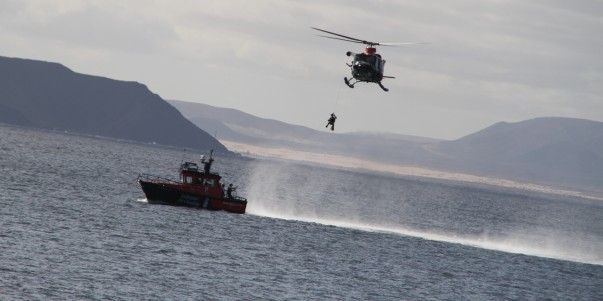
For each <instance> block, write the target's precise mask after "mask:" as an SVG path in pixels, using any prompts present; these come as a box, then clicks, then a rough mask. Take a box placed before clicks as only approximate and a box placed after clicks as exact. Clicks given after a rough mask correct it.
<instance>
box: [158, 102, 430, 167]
mask: <svg viewBox="0 0 603 301" xmlns="http://www.w3.org/2000/svg"><path fill="white" fill-rule="evenodd" d="M169 102H170V103H171V104H172V105H173V106H174V107H176V108H177V109H178V110H180V112H181V113H182V114H183V115H184V116H185V117H186V118H188V119H189V120H191V121H192V122H193V123H195V124H196V125H197V126H199V127H201V128H204V129H206V130H207V131H208V132H210V133H214V134H217V137H218V138H219V139H220V140H221V141H230V142H237V143H245V144H251V145H257V146H263V147H276V148H290V149H295V150H302V151H310V152H320V153H328V154H336V155H346V156H349V155H352V156H354V157H358V158H363V159H375V158H379V159H380V160H382V161H385V162H397V163H400V162H404V163H409V164H411V163H412V164H414V163H428V162H430V158H431V157H432V156H431V155H430V154H429V152H426V150H425V148H424V147H425V146H426V145H431V144H433V143H435V142H437V141H439V140H437V139H432V138H425V137H417V136H407V135H397V134H390V133H368V132H366V133H360V132H358V133H343V134H339V133H332V132H330V131H327V130H324V131H319V130H315V129H311V128H308V127H304V126H299V125H293V124H288V123H285V122H282V121H278V120H274V119H266V118H261V117H257V116H254V115H251V114H248V113H245V112H242V111H239V110H236V109H229V108H220V107H214V106H210V105H206V104H201V103H192V102H184V101H177V100H169Z"/></svg>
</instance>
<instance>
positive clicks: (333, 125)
mask: <svg viewBox="0 0 603 301" xmlns="http://www.w3.org/2000/svg"><path fill="white" fill-rule="evenodd" d="M336 119H337V116H335V112H333V113H331V117H329V120H328V121H327V125H326V126H325V127H326V128H327V127H329V125H330V126H331V131H334V130H335V120H336Z"/></svg>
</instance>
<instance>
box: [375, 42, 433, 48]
mask: <svg viewBox="0 0 603 301" xmlns="http://www.w3.org/2000/svg"><path fill="white" fill-rule="evenodd" d="M423 44H428V43H426V42H386V43H379V45H380V46H393V47H396V46H404V45H423Z"/></svg>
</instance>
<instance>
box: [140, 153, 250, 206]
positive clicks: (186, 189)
mask: <svg viewBox="0 0 603 301" xmlns="http://www.w3.org/2000/svg"><path fill="white" fill-rule="evenodd" d="M213 162H214V159H213V151H211V152H210V155H209V159H208V160H205V158H204V157H202V159H201V164H202V166H203V169H202V170H201V169H199V165H198V164H197V163H194V162H183V163H182V164H181V165H180V170H179V174H180V180H179V181H176V180H171V179H166V178H162V177H158V176H153V175H148V174H140V175H138V183H139V184H140V187H141V188H142V191H143V192H144V194H145V196H146V198H147V201H148V203H149V204H163V205H172V206H185V207H193V208H199V209H207V210H224V211H228V212H233V213H241V214H242V213H245V208H246V207H247V199H245V198H242V197H239V196H237V195H236V194H235V191H236V187H234V186H233V185H232V184H230V185H229V186H228V187H227V188H225V187H224V184H222V183H221V182H220V180H221V179H222V177H221V176H220V175H219V174H218V173H214V172H212V171H211V165H212V163H213Z"/></svg>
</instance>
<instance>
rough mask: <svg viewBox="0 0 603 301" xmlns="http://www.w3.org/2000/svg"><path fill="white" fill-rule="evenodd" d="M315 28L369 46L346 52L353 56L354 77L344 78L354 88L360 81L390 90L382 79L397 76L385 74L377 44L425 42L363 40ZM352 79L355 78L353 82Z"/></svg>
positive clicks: (343, 39)
mask: <svg viewBox="0 0 603 301" xmlns="http://www.w3.org/2000/svg"><path fill="white" fill-rule="evenodd" d="M310 28H312V29H314V30H318V31H321V32H324V33H328V34H330V35H333V36H326V35H318V36H320V37H323V38H327V39H334V40H340V41H346V42H350V43H358V44H365V45H367V47H366V48H365V49H364V52H362V53H354V52H351V51H348V52H346V53H345V54H346V55H347V56H352V57H353V58H352V63H351V64H347V65H348V67H350V69H351V71H352V78H350V79H348V78H347V77H344V78H343V81H344V82H345V84H346V85H347V86H348V87H350V88H354V85H355V84H357V83H359V82H366V83H376V84H378V85H379V87H381V89H383V91H385V92H387V91H389V89H388V88H386V87H384V86H383V84H382V83H381V80H383V79H384V78H395V77H393V76H386V75H383V68H384V67H385V60H384V59H383V58H381V55H380V54H378V53H377V48H375V46H400V45H411V44H423V43H415V42H406V43H380V42H371V41H367V40H362V39H358V38H354V37H350V36H346V35H342V34H338V33H335V32H331V31H327V30H324V29H320V28H316V27H310ZM352 80H355V81H354V82H352Z"/></svg>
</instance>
